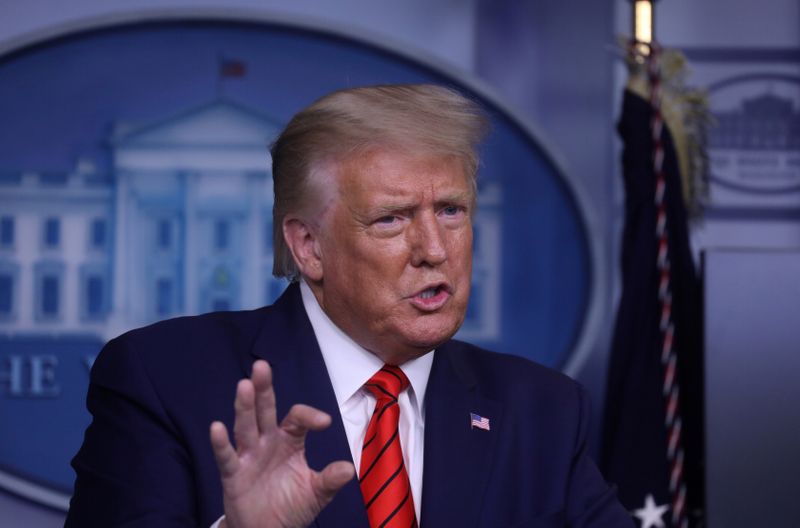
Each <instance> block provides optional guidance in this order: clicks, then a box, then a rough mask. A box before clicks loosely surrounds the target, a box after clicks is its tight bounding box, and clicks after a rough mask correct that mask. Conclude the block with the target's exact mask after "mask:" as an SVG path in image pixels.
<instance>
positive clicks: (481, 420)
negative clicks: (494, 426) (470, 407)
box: [469, 412, 491, 431]
mask: <svg viewBox="0 0 800 528" xmlns="http://www.w3.org/2000/svg"><path fill="white" fill-rule="evenodd" d="M469 418H470V429H475V428H476V427H477V428H478V429H483V430H484V431H490V430H491V428H490V427H489V418H487V417H486V416H481V415H480V414H475V413H473V412H471V413H469Z"/></svg>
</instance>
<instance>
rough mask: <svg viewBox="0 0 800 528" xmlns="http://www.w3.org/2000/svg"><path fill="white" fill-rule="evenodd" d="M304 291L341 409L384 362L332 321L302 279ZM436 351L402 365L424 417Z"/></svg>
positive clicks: (312, 325) (416, 405)
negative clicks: (426, 396)
mask: <svg viewBox="0 0 800 528" xmlns="http://www.w3.org/2000/svg"><path fill="white" fill-rule="evenodd" d="M300 293H301V295H302V298H303V307H304V308H305V310H306V314H307V315H308V319H309V320H310V321H311V327H312V328H313V329H314V335H315V336H316V338H317V343H318V344H319V349H320V351H321V352H322V358H323V359H324V360H325V367H326V368H327V369H328V376H329V377H330V379H331V384H332V385H333V392H334V394H335V395H336V403H337V404H338V405H339V407H340V408H341V407H342V405H344V403H345V402H346V401H347V400H349V399H350V398H351V397H352V396H353V395H354V394H356V393H357V392H358V391H359V390H360V389H361V387H362V386H363V385H364V384H365V383H366V382H367V380H369V379H370V378H371V377H372V375H373V374H375V373H376V372H377V371H378V370H379V369H380V368H381V367H382V366H383V361H381V360H380V358H378V356H376V355H375V354H373V353H372V352H370V351H368V350H367V349H365V348H364V347H362V346H361V345H359V344H358V343H356V342H355V341H353V339H352V338H351V337H350V336H348V335H347V334H345V333H344V332H343V331H342V330H341V329H340V328H339V327H338V326H336V325H335V324H334V323H333V321H331V320H330V318H329V317H328V316H327V314H326V313H325V312H324V311H323V310H322V307H321V306H320V305H319V303H318V302H317V298H316V297H315V296H314V293H313V292H312V291H311V288H310V287H309V286H308V285H307V284H306V283H305V282H304V281H300ZM433 354H434V351H431V352H429V353H427V354H424V355H422V356H420V357H418V358H416V359H412V360H411V361H407V362H405V363H403V364H402V365H400V369H401V370H402V371H403V373H404V374H405V375H406V377H408V381H409V382H410V384H411V390H412V391H413V396H414V397H410V400H411V401H412V403H413V404H414V407H415V409H416V411H417V413H418V416H420V417H421V418H424V416H425V390H426V389H427V387H428V378H429V377H430V374H431V366H432V365H433Z"/></svg>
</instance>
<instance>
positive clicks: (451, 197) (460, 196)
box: [436, 191, 473, 205]
mask: <svg viewBox="0 0 800 528" xmlns="http://www.w3.org/2000/svg"><path fill="white" fill-rule="evenodd" d="M472 201H473V196H472V193H471V192H469V191H461V192H453V193H450V194H445V195H444V196H442V197H440V198H439V199H438V200H436V204H437V205H442V204H461V203H472Z"/></svg>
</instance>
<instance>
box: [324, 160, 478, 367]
mask: <svg viewBox="0 0 800 528" xmlns="http://www.w3.org/2000/svg"><path fill="white" fill-rule="evenodd" d="M467 178H468V177H467V176H466V175H465V174H464V170H463V168H462V165H461V163H460V162H459V161H458V160H455V159H451V158H444V159H443V158H431V157H411V156H409V155H407V154H398V153H392V152H387V151H378V152H374V153H371V154H368V155H365V156H360V157H356V158H354V159H352V160H350V161H348V162H345V163H344V164H342V165H340V167H339V172H338V175H337V177H336V178H335V181H334V182H333V187H334V189H332V190H331V189H327V191H328V193H330V194H329V202H328V203H329V208H328V210H327V211H326V212H325V213H323V220H322V226H321V227H320V232H319V235H320V236H319V238H318V243H319V253H320V259H321V264H322V280H321V284H320V283H318V284H316V285H315V286H317V287H316V288H314V289H315V290H316V291H317V292H319V291H320V290H321V295H319V294H318V295H317V297H318V299H320V301H321V303H322V306H323V309H324V310H325V312H326V313H327V314H328V316H329V317H330V318H331V320H332V321H333V322H334V323H336V325H337V326H339V327H340V328H341V329H342V330H344V331H345V333H347V334H348V335H349V336H350V337H352V338H353V339H354V340H355V341H356V342H358V343H359V344H360V345H361V346H363V347H365V348H367V349H368V350H370V351H372V352H373V353H375V354H376V355H377V356H379V357H380V358H381V359H383V360H384V361H385V362H388V363H394V364H401V363H403V362H405V361H408V360H410V359H413V358H415V357H418V356H420V355H421V354H424V353H425V352H427V351H429V350H431V349H432V348H434V347H436V346H438V345H439V344H441V343H442V342H444V341H446V340H447V339H449V338H450V337H452V335H453V334H454V333H455V332H456V330H458V328H459V326H461V323H462V322H463V320H464V314H465V312H466V308H467V300H468V299H469V289H470V280H471V274H472V220H471V216H472V208H473V207H474V193H473V190H472V187H471V185H470V183H469V180H468V179H467ZM331 191H332V192H331ZM328 193H326V194H328Z"/></svg>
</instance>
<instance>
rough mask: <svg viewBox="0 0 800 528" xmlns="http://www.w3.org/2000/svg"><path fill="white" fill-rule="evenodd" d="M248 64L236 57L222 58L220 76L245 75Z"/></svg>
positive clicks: (233, 76) (234, 76)
mask: <svg viewBox="0 0 800 528" xmlns="http://www.w3.org/2000/svg"><path fill="white" fill-rule="evenodd" d="M246 73H247V65H246V64H245V63H244V62H243V61H240V60H236V59H221V60H220V62H219V76H220V77H222V78H236V77H244V76H245V74H246Z"/></svg>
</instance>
